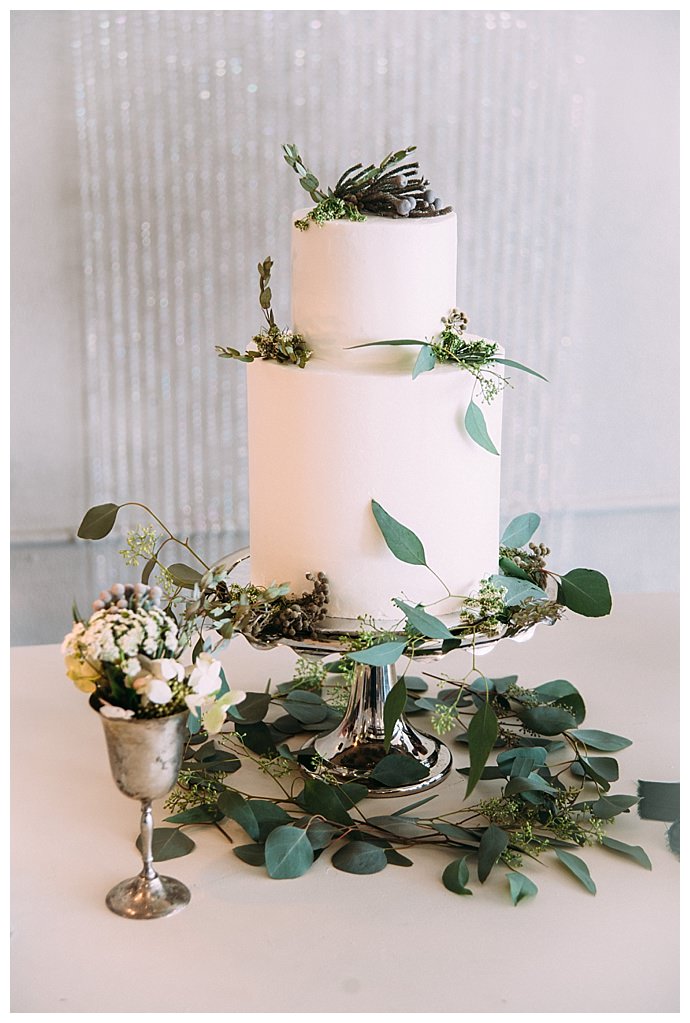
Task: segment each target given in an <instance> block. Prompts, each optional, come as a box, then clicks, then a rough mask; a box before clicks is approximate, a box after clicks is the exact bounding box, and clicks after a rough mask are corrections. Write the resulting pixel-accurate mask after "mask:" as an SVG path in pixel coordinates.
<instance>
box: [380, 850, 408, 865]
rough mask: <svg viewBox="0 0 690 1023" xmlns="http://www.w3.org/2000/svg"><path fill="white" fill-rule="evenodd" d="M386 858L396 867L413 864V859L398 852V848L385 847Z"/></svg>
mask: <svg viewBox="0 0 690 1023" xmlns="http://www.w3.org/2000/svg"><path fill="white" fill-rule="evenodd" d="M384 853H385V855H386V859H387V860H388V862H389V863H391V864H393V865H394V866H396V867H411V866H413V863H412V860H411V859H409V858H408V857H407V856H403V854H402V853H400V852H398V850H397V849H384Z"/></svg>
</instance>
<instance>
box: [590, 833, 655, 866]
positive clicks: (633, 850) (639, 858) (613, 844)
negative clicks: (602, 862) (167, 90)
mask: <svg viewBox="0 0 690 1023" xmlns="http://www.w3.org/2000/svg"><path fill="white" fill-rule="evenodd" d="M601 844H602V845H604V846H606V848H607V849H612V850H613V852H617V853H622V855H623V856H629V857H630V858H631V859H633V860H635V862H636V863H639V864H640V866H641V867H644V868H645V870H651V869H652V863H651V860H650V859H649V856H648V855H647V853H646V852H645V851H644V849H643V848H642V846H641V845H628V844H627V842H619V841H618V839H617V838H610V837H609V836H608V835H604V836H603V838H602V839H601Z"/></svg>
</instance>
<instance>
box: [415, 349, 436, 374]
mask: <svg viewBox="0 0 690 1023" xmlns="http://www.w3.org/2000/svg"><path fill="white" fill-rule="evenodd" d="M435 365H436V356H435V355H434V350H433V348H432V347H431V345H422V347H421V348H420V350H419V355H418V356H417V361H416V362H415V364H414V367H413V369H412V379H413V380H416V379H417V377H418V376H419V375H420V374H421V373H428V372H429V370H431V369H433V368H434V366H435Z"/></svg>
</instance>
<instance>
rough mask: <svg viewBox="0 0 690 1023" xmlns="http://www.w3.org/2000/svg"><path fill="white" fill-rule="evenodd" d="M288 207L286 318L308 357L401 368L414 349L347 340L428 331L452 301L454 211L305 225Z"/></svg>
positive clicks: (435, 327) (429, 333)
mask: <svg viewBox="0 0 690 1023" xmlns="http://www.w3.org/2000/svg"><path fill="white" fill-rule="evenodd" d="M305 212H306V210H298V211H296V212H295V213H293V217H292V220H293V226H292V323H293V327H294V329H295V330H296V331H297V332H298V333H300V334H302V335H303V337H304V339H305V341H306V343H307V345H308V347H309V348H310V349H311V350H312V351H313V353H314V356H313V361H315V362H320V361H324V362H329V363H337V364H339V365H342V366H347V367H348V368H355V367H362V368H375V367H382V366H387V367H388V368H391V369H392V368H395V367H398V368H401V369H402V368H403V367H405V368H406V367H409V366H410V365H411V363H412V361H413V360H414V358H415V357H416V354H417V349H409V348H388V347H386V348H368V349H360V350H358V351H352V350H350V346H352V345H358V344H363V343H365V342H368V341H380V340H388V339H392V338H413V339H414V338H418V339H420V340H424V339H425V338H429V339H430V338H431V337H432V336H433V335H434V334H436V333H437V332H438V331H439V330H440V329H441V317H442V316H446V315H447V314H448V312H449V311H450V310H451V309H452V308H453V307H454V305H455V286H456V284H455V282H456V262H457V218H456V215H455V213H446V214H444V215H443V216H439V217H420V218H419V219H416V220H415V219H413V220H410V219H405V218H388V217H375V216H371V215H368V216H367V219H366V221H364V222H363V223H360V222H356V221H350V220H334V221H329V222H327V223H325V224H323V225H321V226H319V225H318V224H310V225H309V227H308V229H307V230H306V231H301V230H299V229H298V228H296V227H295V226H294V221H295V220H297V219H299V218H300V217H302V216H303V215H304V213H305Z"/></svg>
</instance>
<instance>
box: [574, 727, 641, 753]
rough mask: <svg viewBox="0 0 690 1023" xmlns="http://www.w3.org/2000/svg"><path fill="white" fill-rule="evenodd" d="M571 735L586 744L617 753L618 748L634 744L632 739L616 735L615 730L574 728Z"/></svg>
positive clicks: (606, 751) (605, 751)
mask: <svg viewBox="0 0 690 1023" xmlns="http://www.w3.org/2000/svg"><path fill="white" fill-rule="evenodd" d="M570 735H572V737H573V739H577V740H578V742H582V743H584V744H585V746H589V747H590V748H591V749H596V750H601V751H602V752H604V753H615V752H617V750H621V749H625V748H626V747H627V746H632V739H626V738H624V736H622V735H615V734H614V733H613V732H602V731H599V729H597V728H573V729H571V731H570Z"/></svg>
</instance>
